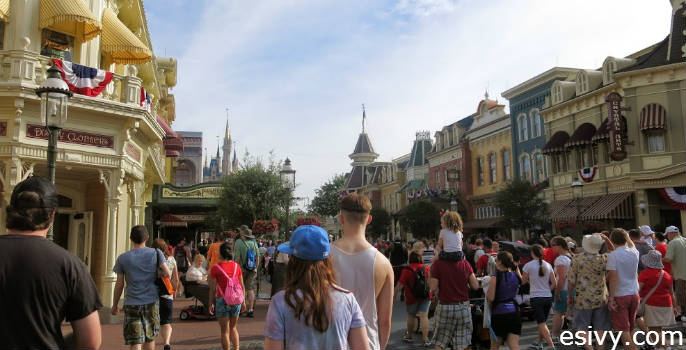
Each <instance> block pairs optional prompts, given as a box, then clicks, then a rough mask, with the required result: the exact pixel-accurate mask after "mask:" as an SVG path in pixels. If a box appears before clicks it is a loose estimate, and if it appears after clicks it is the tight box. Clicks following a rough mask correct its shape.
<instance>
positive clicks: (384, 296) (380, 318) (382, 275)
mask: <svg viewBox="0 0 686 350" xmlns="http://www.w3.org/2000/svg"><path fill="white" fill-rule="evenodd" d="M339 207H340V210H341V215H339V221H340V223H341V226H342V227H343V237H342V238H341V239H339V240H338V241H336V242H334V243H333V244H332V245H331V258H332V260H333V266H334V273H335V275H336V280H337V281H338V282H339V284H340V286H341V287H343V288H345V289H347V290H349V291H351V292H353V294H354V295H355V299H357V302H358V304H359V305H360V309H361V310H362V314H363V315H364V318H365V322H366V323H367V335H368V337H369V345H370V348H371V349H372V350H378V349H385V348H386V345H387V344H388V338H389V336H390V332H391V312H392V308H393V268H392V267H391V263H390V262H389V261H388V259H386V257H385V256H384V255H383V254H380V253H379V251H378V250H377V249H376V248H374V247H373V246H372V245H371V244H369V242H367V240H365V228H366V226H367V225H368V224H369V223H370V222H371V220H372V217H371V216H370V215H369V212H370V211H371V209H372V204H371V202H370V201H369V199H368V198H367V197H365V196H362V195H358V194H355V193H353V194H350V195H347V196H345V197H343V198H342V199H341V201H340V203H339ZM370 285H372V286H374V288H369V286H370Z"/></svg>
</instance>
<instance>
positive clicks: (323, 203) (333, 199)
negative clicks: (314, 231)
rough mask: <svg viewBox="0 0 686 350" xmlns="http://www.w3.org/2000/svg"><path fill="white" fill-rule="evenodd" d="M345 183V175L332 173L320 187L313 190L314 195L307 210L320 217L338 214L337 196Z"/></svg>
mask: <svg viewBox="0 0 686 350" xmlns="http://www.w3.org/2000/svg"><path fill="white" fill-rule="evenodd" d="M344 185H345V175H343V174H338V175H334V176H333V177H332V178H331V179H330V180H329V181H327V182H326V183H325V184H323V185H322V187H320V188H318V189H316V190H314V192H315V196H314V199H312V202H310V205H309V206H308V210H309V211H310V212H311V213H312V214H315V215H318V216H320V217H326V216H336V215H338V197H339V196H340V192H341V189H343V186H344Z"/></svg>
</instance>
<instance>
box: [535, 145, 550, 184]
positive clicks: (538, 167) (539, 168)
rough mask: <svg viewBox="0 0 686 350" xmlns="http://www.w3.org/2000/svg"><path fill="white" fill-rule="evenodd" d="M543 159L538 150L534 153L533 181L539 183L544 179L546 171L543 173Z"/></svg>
mask: <svg viewBox="0 0 686 350" xmlns="http://www.w3.org/2000/svg"><path fill="white" fill-rule="evenodd" d="M544 163H545V161H544V160H543V154H541V153H540V152H538V153H534V172H535V174H536V176H534V181H535V182H536V183H541V182H543V181H544V180H545V178H546V177H547V176H546V173H545V164H544Z"/></svg>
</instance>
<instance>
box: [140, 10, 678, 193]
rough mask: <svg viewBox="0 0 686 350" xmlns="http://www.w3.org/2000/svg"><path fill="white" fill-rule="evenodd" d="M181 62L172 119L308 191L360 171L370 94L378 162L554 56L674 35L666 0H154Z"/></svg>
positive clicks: (567, 62) (620, 48)
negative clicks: (221, 140)
mask: <svg viewBox="0 0 686 350" xmlns="http://www.w3.org/2000/svg"><path fill="white" fill-rule="evenodd" d="M145 7H146V14H147V17H148V26H149V28H150V32H151V36H152V41H153V45H154V51H155V54H156V55H158V56H165V55H166V56H171V57H175V58H177V59H178V61H179V67H178V71H179V72H178V84H177V86H176V87H175V88H174V91H173V93H174V95H175V97H176V108H177V111H176V115H177V119H176V122H175V123H174V124H173V128H174V129H175V130H193V131H202V132H203V136H204V142H205V146H206V147H207V148H208V150H209V151H210V153H211V154H213V153H214V152H216V147H217V140H216V136H220V135H222V134H223V130H224V123H225V118H226V113H225V108H227V107H228V108H229V109H230V116H229V118H230V120H229V122H230V125H231V132H232V135H233V137H234V140H235V141H237V143H238V149H239V154H242V153H243V152H244V150H245V149H248V150H249V151H250V153H252V154H257V155H263V156H264V157H266V156H267V154H268V153H269V151H270V150H274V151H275V154H276V156H277V157H278V158H280V159H282V158H285V157H290V158H291V160H292V161H293V165H294V167H295V168H296V170H297V182H298V183H299V184H300V185H299V187H298V189H297V191H296V192H297V195H298V196H300V197H309V198H313V197H314V189H315V188H317V187H319V186H320V185H321V184H323V183H324V182H325V181H326V180H327V179H329V178H330V177H331V176H332V175H333V174H336V173H343V172H346V171H349V168H350V159H348V154H349V153H350V152H351V151H352V149H353V148H354V146H355V141H356V140H357V135H358V134H359V132H360V128H361V126H360V118H361V109H360V108H361V107H360V105H361V104H362V103H365V105H366V106H367V117H368V119H367V131H368V134H369V135H370V137H371V140H372V144H373V146H374V148H375V150H376V152H377V153H379V154H380V157H379V160H391V159H392V158H395V157H398V156H401V155H403V154H405V153H408V152H409V151H410V148H411V146H412V141H413V140H414V135H415V132H416V131H419V130H429V131H431V132H432V134H433V131H435V130H438V129H440V128H441V127H442V126H443V125H446V124H449V123H452V122H454V121H457V120H458V119H461V118H463V117H465V116H467V115H469V114H471V113H473V112H474V111H475V110H476V106H477V104H478V102H479V101H480V99H482V98H483V95H484V91H485V90H486V89H488V92H489V94H490V96H491V98H494V97H497V98H498V99H499V101H501V102H504V103H506V102H507V101H506V100H505V99H504V98H502V97H500V94H501V93H502V92H503V91H504V90H506V89H508V88H510V87H512V86H514V85H517V84H519V83H521V82H523V81H525V80H527V79H529V78H531V77H533V76H535V75H537V74H539V73H541V72H543V71H545V70H547V69H549V68H551V67H553V66H566V67H574V68H592V69H594V68H598V67H600V66H601V65H602V62H603V60H604V59H605V58H606V57H607V56H615V57H623V56H626V55H628V54H631V53H633V52H635V51H638V50H640V49H642V48H644V47H646V46H649V45H651V44H653V43H655V42H658V41H660V40H662V39H663V38H664V37H665V36H666V35H667V34H668V32H669V25H670V22H669V21H670V14H671V7H670V5H669V1H667V0H662V1H644V0H604V1H591V0H579V1H573V2H570V1H549V0H527V1H524V0H522V1H506V0H501V1H476V0H386V1H369V0H347V1H328V0H298V1H290V0H261V1H219V0H217V1H210V0H194V1H192V2H191V1H186V0H146V1H145Z"/></svg>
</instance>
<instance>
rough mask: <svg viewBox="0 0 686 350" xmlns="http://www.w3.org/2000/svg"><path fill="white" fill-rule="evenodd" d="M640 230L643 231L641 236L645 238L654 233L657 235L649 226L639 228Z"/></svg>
mask: <svg viewBox="0 0 686 350" xmlns="http://www.w3.org/2000/svg"><path fill="white" fill-rule="evenodd" d="M638 230H639V231H641V234H642V235H644V236H650V235H652V234H653V233H655V232H653V229H651V228H650V226H648V225H643V226H639V227H638Z"/></svg>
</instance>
